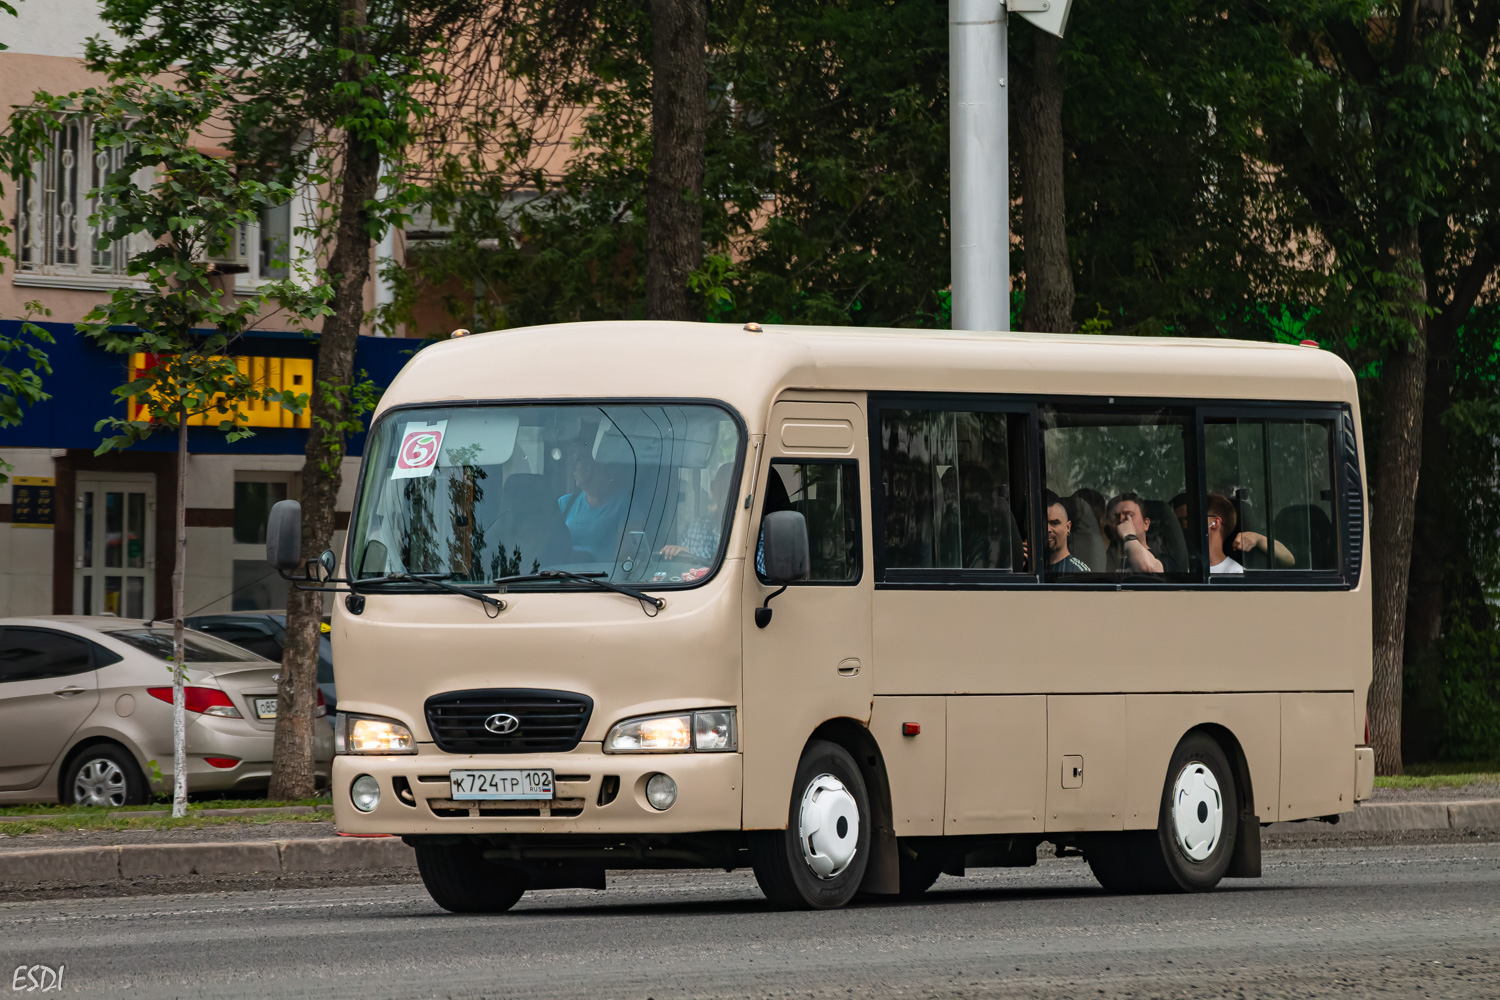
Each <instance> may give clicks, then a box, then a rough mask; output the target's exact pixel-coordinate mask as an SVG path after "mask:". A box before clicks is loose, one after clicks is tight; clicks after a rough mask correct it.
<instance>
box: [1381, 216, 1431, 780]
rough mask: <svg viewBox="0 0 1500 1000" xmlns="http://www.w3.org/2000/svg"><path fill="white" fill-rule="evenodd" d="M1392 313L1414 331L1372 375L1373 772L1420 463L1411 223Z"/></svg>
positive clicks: (1391, 755)
mask: <svg viewBox="0 0 1500 1000" xmlns="http://www.w3.org/2000/svg"><path fill="white" fill-rule="evenodd" d="M1394 256H1395V258H1396V259H1395V266H1394V271H1395V273H1396V275H1397V277H1398V278H1400V279H1402V280H1401V281H1398V282H1397V285H1396V287H1397V290H1396V292H1395V294H1396V295H1398V296H1400V301H1398V302H1397V304H1396V305H1397V311H1398V314H1399V315H1400V316H1401V318H1402V319H1403V320H1405V321H1406V322H1407V323H1408V324H1409V325H1410V327H1411V329H1412V330H1413V331H1415V335H1414V336H1413V337H1412V339H1411V341H1410V343H1408V344H1406V345H1404V346H1398V347H1396V348H1394V349H1393V350H1392V351H1391V354H1390V357H1388V358H1387V359H1386V361H1385V366H1384V369H1383V370H1382V372H1381V376H1380V397H1381V406H1382V410H1383V416H1382V418H1381V426H1380V455H1379V458H1378V460H1377V462H1376V467H1375V476H1374V479H1375V496H1374V499H1373V503H1372V507H1373V510H1372V511H1371V517H1370V552H1371V562H1372V564H1373V579H1372V586H1373V590H1374V594H1373V599H1374V612H1373V613H1374V633H1375V635H1374V647H1375V649H1374V654H1375V656H1374V659H1375V662H1374V679H1373V682H1372V683H1371V685H1370V697H1369V703H1368V708H1369V722H1370V740H1371V742H1372V743H1373V744H1374V747H1375V770H1376V773H1377V774H1400V773H1401V690H1402V684H1401V667H1402V653H1403V649H1402V647H1403V644H1404V642H1405V636H1406V595H1407V587H1408V584H1409V582H1410V570H1411V547H1412V524H1413V519H1414V516H1415V512H1416V494H1417V485H1418V477H1419V473H1420V472H1421V467H1422V405H1423V388H1424V385H1425V382H1426V378H1427V324H1426V319H1425V317H1424V316H1423V315H1422V311H1421V309H1420V306H1421V304H1422V303H1423V302H1424V301H1425V300H1426V291H1425V288H1424V275H1423V270H1422V263H1421V256H1420V254H1419V252H1418V243H1417V233H1416V230H1415V229H1411V230H1409V231H1408V232H1407V233H1406V234H1404V235H1403V237H1402V238H1401V240H1400V242H1399V243H1398V244H1397V245H1396V247H1395V248H1394Z"/></svg>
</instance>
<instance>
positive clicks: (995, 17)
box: [948, 0, 1072, 331]
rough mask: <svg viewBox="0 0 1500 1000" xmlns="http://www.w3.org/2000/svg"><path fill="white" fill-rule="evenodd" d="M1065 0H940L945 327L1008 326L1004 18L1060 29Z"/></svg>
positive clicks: (1063, 23)
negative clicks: (944, 53) (948, 307)
mask: <svg viewBox="0 0 1500 1000" xmlns="http://www.w3.org/2000/svg"><path fill="white" fill-rule="evenodd" d="M1071 6H1072V0H948V88H949V93H948V107H949V119H948V129H949V131H948V164H949V184H950V186H951V194H950V199H951V210H950V214H949V232H950V234H951V237H952V247H953V250H952V261H953V279H952V280H953V329H955V330H1002V331H1003V330H1009V329H1010V137H1009V118H1010V112H1009V106H1008V101H1007V100H1006V95H1007V92H1008V87H1007V84H1008V81H1007V80H1006V75H1007V73H1008V72H1009V68H1008V63H1009V59H1008V55H1009V54H1008V51H1007V30H1006V29H1007V25H1006V18H1007V16H1008V11H1014V12H1015V13H1017V14H1019V15H1020V16H1022V17H1024V18H1026V19H1027V20H1028V21H1031V22H1032V23H1033V24H1035V25H1036V26H1037V27H1039V28H1041V29H1042V30H1043V31H1050V32H1051V33H1053V34H1054V35H1057V36H1059V37H1061V36H1062V33H1063V29H1064V28H1065V27H1066V25H1067V22H1068V10H1069V8H1070V7H1071Z"/></svg>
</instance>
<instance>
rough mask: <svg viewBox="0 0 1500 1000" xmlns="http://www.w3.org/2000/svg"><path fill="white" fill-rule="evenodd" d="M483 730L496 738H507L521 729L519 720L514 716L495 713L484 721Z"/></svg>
mask: <svg viewBox="0 0 1500 1000" xmlns="http://www.w3.org/2000/svg"><path fill="white" fill-rule="evenodd" d="M484 728H486V729H488V730H489V731H490V732H492V733H494V734H495V735H497V736H509V735H510V734H511V733H513V732H515V731H516V730H517V729H520V728H521V720H520V719H518V718H516V717H515V716H514V715H506V714H505V713H504V712H497V713H496V714H494V715H492V716H490V717H489V718H488V719H485V720H484Z"/></svg>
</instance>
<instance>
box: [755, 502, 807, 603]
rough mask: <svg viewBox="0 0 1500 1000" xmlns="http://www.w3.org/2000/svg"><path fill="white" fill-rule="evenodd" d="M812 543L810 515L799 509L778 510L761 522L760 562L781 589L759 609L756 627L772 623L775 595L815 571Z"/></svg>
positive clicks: (766, 573) (769, 577)
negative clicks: (811, 551)
mask: <svg viewBox="0 0 1500 1000" xmlns="http://www.w3.org/2000/svg"><path fill="white" fill-rule="evenodd" d="M810 548H811V546H810V545H809V544H808V541H807V518H805V517H803V516H802V514H801V512H799V511H795V510H777V511H772V512H771V513H769V514H767V515H766V516H765V517H764V518H762V519H761V522H760V561H761V564H762V565H763V566H765V570H766V572H765V576H766V579H767V580H768V581H769V582H770V583H772V584H779V585H780V587H779V589H777V590H775V591H772V592H771V593H770V594H769V595H767V596H766V600H765V603H764V604H762V605H761V606H760V607H758V608H756V609H755V627H756V628H765V627H766V626H767V625H769V624H771V598H773V597H775V596H776V595H777V594H780V593H781V592H782V591H783V590H785V589H786V587H787V584H789V583H795V582H796V581H798V580H806V579H807V578H808V576H809V575H810V574H811V573H812V556H811V553H810V551H809V550H810Z"/></svg>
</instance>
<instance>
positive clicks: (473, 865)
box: [416, 844, 531, 913]
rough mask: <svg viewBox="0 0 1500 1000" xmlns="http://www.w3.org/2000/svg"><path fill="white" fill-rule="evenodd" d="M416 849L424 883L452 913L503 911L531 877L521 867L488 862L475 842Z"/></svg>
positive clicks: (524, 889) (438, 902) (421, 845)
mask: <svg viewBox="0 0 1500 1000" xmlns="http://www.w3.org/2000/svg"><path fill="white" fill-rule="evenodd" d="M416 851H417V871H418V872H420V873H421V875H422V884H423V885H424V886H426V887H427V892H428V894H429V895H431V896H432V901H433V902H434V903H437V905H439V906H441V907H442V908H443V909H445V910H448V911H449V912H451V913H504V912H505V911H506V910H508V909H510V908H511V907H512V906H515V905H516V901H517V900H519V899H520V898H521V894H522V893H524V892H525V891H526V884H527V883H528V882H529V881H530V880H531V879H530V876H529V875H527V873H526V872H524V871H522V870H521V869H519V868H511V867H508V866H506V865H497V864H494V863H493V862H490V861H486V860H485V857H484V851H483V850H482V849H481V848H480V847H479V846H478V845H476V844H418V845H417V848H416Z"/></svg>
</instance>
